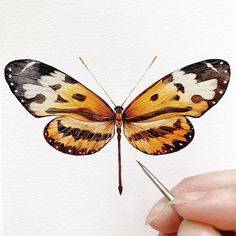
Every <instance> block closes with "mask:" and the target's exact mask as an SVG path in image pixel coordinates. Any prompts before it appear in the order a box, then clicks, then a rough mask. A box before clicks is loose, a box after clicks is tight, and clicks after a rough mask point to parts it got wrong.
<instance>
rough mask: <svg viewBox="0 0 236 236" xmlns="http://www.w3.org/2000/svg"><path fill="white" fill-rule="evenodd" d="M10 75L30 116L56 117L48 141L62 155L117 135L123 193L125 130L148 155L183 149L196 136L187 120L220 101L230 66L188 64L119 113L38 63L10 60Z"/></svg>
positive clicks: (94, 147) (84, 151) (92, 149)
mask: <svg viewBox="0 0 236 236" xmlns="http://www.w3.org/2000/svg"><path fill="white" fill-rule="evenodd" d="M5 77H6V81H7V83H8V85H9V87H10V89H11V91H12V92H13V94H14V95H15V96H16V98H17V99H18V100H19V102H20V103H21V104H22V105H23V106H24V107H25V108H26V110H27V111H28V112H29V113H31V114H32V115H33V116H35V117H45V116H56V117H55V118H54V119H53V120H51V121H50V122H49V123H48V124H47V125H46V127H45V128H44V137H45V139H46V141H47V142H48V143H49V144H50V145H51V146H52V147H53V148H55V149H56V150H58V151H60V152H63V153H66V154H70V155H79V156H80V155H89V154H93V153H96V152H98V151H99V150H100V149H102V148H103V147H104V146H105V145H106V144H107V143H108V142H109V141H110V140H111V139H112V138H113V136H114V135H115V131H116V132H117V140H118V173H119V186H118V190H119V192H120V194H121V193H122V190H123V186H122V179H121V145H120V141H121V132H122V131H121V130H122V127H123V132H124V135H125V137H126V138H127V140H128V141H129V142H130V144H131V145H133V146H134V147H135V148H136V149H138V150H139V151H141V152H143V153H146V154H150V155H163V154H168V153H173V152H176V151H179V150H180V149H182V148H184V147H186V146H187V145H188V144H189V143H190V142H191V141H192V139H193V137H194V128H193V126H192V124H191V122H190V121H189V119H188V118H187V117H188V116H189V117H200V116H202V115H203V114H204V113H205V112H206V111H208V110H209V109H210V108H211V107H213V106H214V105H215V104H216V103H217V102H218V101H219V100H220V99H221V97H222V96H223V94H224V93H225V91H226V88H227V86H228V83H229V78H230V67H229V64H228V63H227V62H226V61H224V60H221V59H209V60H205V61H201V62H197V63H194V64H191V65H188V66H186V67H184V68H182V69H179V70H177V71H175V72H173V73H171V74H169V75H166V76H165V77H163V78H162V79H160V80H158V81H157V82H155V83H154V84H152V85H151V86H150V87H148V88H147V89H146V90H144V91H143V92H142V93H141V94H139V95H138V96H137V97H136V98H135V99H134V100H133V101H132V102H131V103H130V104H129V105H128V106H127V107H126V108H125V109H123V107H122V106H116V107H115V108H114V110H113V109H112V108H111V107H110V106H109V105H108V104H107V103H106V102H105V101H104V100H103V99H102V98H101V97H99V96H98V95H97V94H95V93H94V92H93V91H91V90H90V89H88V88H87V87H85V86H84V85H83V84H81V83H80V82H78V81H76V80H75V79H73V78H72V77H70V76H69V75H67V74H65V73H64V72H62V71H60V70H58V69H56V68H54V67H52V66H49V65H47V64H44V63H42V62H39V61H36V60H30V59H24V60H15V61H12V62H10V63H9V64H8V65H7V66H6V68H5Z"/></svg>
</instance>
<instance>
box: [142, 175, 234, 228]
mask: <svg viewBox="0 0 236 236" xmlns="http://www.w3.org/2000/svg"><path fill="white" fill-rule="evenodd" d="M227 187H229V188H232V187H236V170H226V171H218V172H210V173H206V174H202V175H197V176H193V177H188V178H186V179H184V180H182V181H181V182H180V183H179V184H177V185H176V186H175V187H174V188H173V190H172V192H173V193H174V194H175V195H176V196H177V197H178V195H180V194H182V193H185V192H191V191H194V192H197V191H200V192H202V191H203V192H204V191H209V190H214V189H218V188H227ZM196 194H197V193H196ZM167 202H168V201H167V200H164V199H161V200H160V201H158V202H157V203H156V204H155V205H154V207H153V208H152V209H151V211H150V212H149V214H148V216H147V218H146V223H147V224H150V225H151V226H152V227H153V228H154V229H156V230H159V231H162V232H165V233H172V232H176V231H177V229H178V227H179V224H180V222H181V217H180V216H179V215H178V214H177V213H176V212H175V210H173V207H172V206H171V205H168V204H167ZM161 211H162V212H161ZM170 222H172V223H170Z"/></svg>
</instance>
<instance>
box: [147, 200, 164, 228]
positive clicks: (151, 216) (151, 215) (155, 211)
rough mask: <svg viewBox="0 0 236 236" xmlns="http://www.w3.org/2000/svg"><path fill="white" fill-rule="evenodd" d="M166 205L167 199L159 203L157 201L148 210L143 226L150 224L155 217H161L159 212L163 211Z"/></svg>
mask: <svg viewBox="0 0 236 236" xmlns="http://www.w3.org/2000/svg"><path fill="white" fill-rule="evenodd" d="M167 205H168V200H167V199H164V198H163V199H161V200H160V201H158V202H157V203H156V204H155V205H154V206H153V207H152V209H151V210H150V212H149V213H148V215H147V217H146V220H145V224H146V225H149V224H150V223H152V222H153V221H154V220H155V219H156V218H157V217H159V216H160V215H161V212H162V211H163V209H164V208H165V207H166V206H167Z"/></svg>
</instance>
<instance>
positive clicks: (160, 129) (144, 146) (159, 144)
mask: <svg viewBox="0 0 236 236" xmlns="http://www.w3.org/2000/svg"><path fill="white" fill-rule="evenodd" d="M124 127H125V128H124V134H125V137H126V138H127V139H128V141H129V142H130V143H131V144H132V145H133V146H134V147H135V148H137V149H138V150H140V151H141V152H144V153H146V154H150V155H161V154H167V153H171V152H176V151H178V150H180V149H182V148H184V147H186V146H187V145H188V144H189V143H190V142H191V141H192V139H193V137H194V129H193V126H192V124H191V123H190V121H189V120H188V119H187V118H186V117H183V116H176V117H171V118H168V119H164V120H158V121H152V122H144V123H141V122H125V123H124Z"/></svg>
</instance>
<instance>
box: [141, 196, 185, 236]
mask: <svg viewBox="0 0 236 236" xmlns="http://www.w3.org/2000/svg"><path fill="white" fill-rule="evenodd" d="M181 221H182V217H181V216H179V215H178V214H177V212H176V211H175V209H174V208H173V207H172V206H170V205H168V200H167V199H165V198H162V199H161V200H160V201H158V202H157V203H156V204H155V205H154V206H153V208H152V209H151V211H150V213H149V215H148V216H147V218H146V224H150V226H151V227H153V228H154V229H156V230H158V231H160V232H163V233H175V232H177V229H178V227H179V224H180V222H181ZM167 222H168V223H167Z"/></svg>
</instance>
